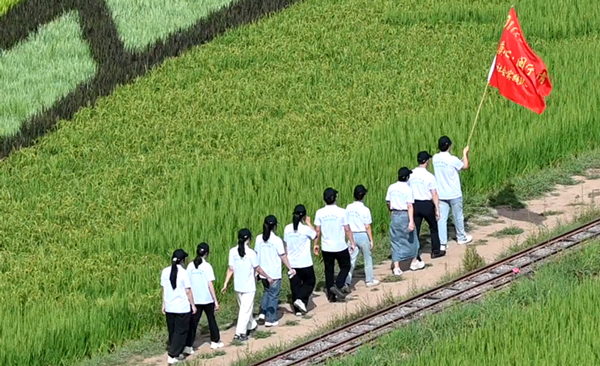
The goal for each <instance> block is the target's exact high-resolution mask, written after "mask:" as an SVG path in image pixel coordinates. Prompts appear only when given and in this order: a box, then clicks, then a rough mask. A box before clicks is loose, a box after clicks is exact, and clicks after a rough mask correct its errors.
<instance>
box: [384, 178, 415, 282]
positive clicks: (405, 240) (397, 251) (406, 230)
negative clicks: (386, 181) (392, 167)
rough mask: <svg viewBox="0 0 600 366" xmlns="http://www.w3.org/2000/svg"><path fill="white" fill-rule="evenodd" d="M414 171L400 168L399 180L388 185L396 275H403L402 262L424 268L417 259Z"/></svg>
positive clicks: (387, 198) (394, 270)
mask: <svg viewBox="0 0 600 366" xmlns="http://www.w3.org/2000/svg"><path fill="white" fill-rule="evenodd" d="M411 173H412V171H411V170H410V169H408V168H406V167H402V168H400V170H398V181H397V182H396V183H394V184H392V185H390V186H389V187H388V190H387V194H386V196H385V200H386V202H387V206H388V210H389V211H390V214H391V223H390V240H391V242H392V262H393V273H394V275H395V276H402V270H401V269H400V262H403V261H407V260H412V263H411V265H410V269H411V270H413V271H416V270H418V269H422V268H423V267H421V266H420V265H419V262H418V261H417V260H416V258H417V255H418V254H419V238H418V236H417V235H416V232H415V220H414V207H413V203H414V198H413V192H412V189H411V188H410V186H409V185H408V179H409V177H410V175H411Z"/></svg>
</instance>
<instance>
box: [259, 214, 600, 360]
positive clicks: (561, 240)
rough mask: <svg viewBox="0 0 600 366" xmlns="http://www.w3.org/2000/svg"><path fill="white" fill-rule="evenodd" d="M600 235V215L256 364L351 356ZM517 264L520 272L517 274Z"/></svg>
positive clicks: (501, 284)
mask: <svg viewBox="0 0 600 366" xmlns="http://www.w3.org/2000/svg"><path fill="white" fill-rule="evenodd" d="M599 236H600V219H596V220H593V221H591V222H588V223H587V224H584V225H582V226H579V227H577V228H575V229H573V230H570V231H568V232H566V233H564V234H561V235H558V236H556V237H554V238H551V239H549V240H545V241H543V242H541V243H539V244H537V245H535V246H532V247H530V248H527V249H524V250H522V251H520V252H518V253H515V254H513V255H510V256H508V257H506V258H503V259H501V260H499V261H497V262H494V263H491V264H489V265H487V266H485V267H482V268H479V269H477V270H475V271H472V272H469V273H467V274H464V275H462V276H460V277H459V278H456V279H453V280H451V281H449V282H447V283H444V284H442V285H440V286H437V287H435V288H432V289H430V290H427V291H425V292H423V293H421V294H419V295H416V296H414V297H412V298H409V299H407V300H403V301H400V302H398V303H396V304H393V305H390V306H387V307H384V308H382V309H381V310H378V311H375V312H373V313H371V314H368V315H366V316H364V317H362V318H359V319H356V320H354V321H351V322H349V323H347V324H344V325H342V326H340V327H338V328H336V329H333V330H331V331H328V332H326V333H324V334H322V335H320V336H317V337H315V338H313V339H311V340H309V341H307V342H304V343H302V344H299V345H297V346H294V347H292V348H290V349H288V350H285V351H283V352H280V353H278V354H275V355H273V356H271V357H269V358H267V359H265V360H262V361H260V362H257V363H255V364H253V366H292V365H293V366H301V365H302V366H304V365H315V364H320V363H323V362H324V361H326V360H327V359H329V358H332V357H336V356H339V355H342V354H344V355H345V354H350V353H352V352H354V351H356V350H357V349H358V348H359V347H360V346H362V345H364V344H365V343H370V342H373V341H374V340H375V339H377V338H378V337H380V336H381V335H383V334H385V333H388V332H390V331H391V330H393V329H395V328H398V327H399V326H402V325H404V324H407V323H409V322H411V321H413V320H415V319H419V318H421V317H423V316H425V315H427V314H432V313H435V312H439V311H442V310H443V309H445V308H447V307H448V306H450V305H452V304H455V303H457V302H467V301H474V300H477V299H479V298H480V297H481V296H482V295H483V294H484V293H486V292H489V291H492V290H496V289H499V288H502V287H505V286H507V285H508V284H510V282H511V281H512V280H513V279H514V278H515V277H518V276H519V275H523V274H526V273H529V272H531V271H532V270H533V268H532V265H533V264H535V263H538V262H540V261H543V260H546V259H549V258H551V257H553V256H555V255H556V254H558V253H561V252H562V251H564V250H565V249H569V248H572V247H574V246H577V245H579V244H582V243H584V242H586V241H587V240H589V239H592V238H595V237H599ZM515 268H517V269H518V273H515V272H513V270H514V269H515Z"/></svg>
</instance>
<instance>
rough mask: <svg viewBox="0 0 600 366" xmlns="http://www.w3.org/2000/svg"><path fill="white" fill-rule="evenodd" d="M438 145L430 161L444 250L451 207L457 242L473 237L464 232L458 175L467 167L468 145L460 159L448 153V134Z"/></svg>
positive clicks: (449, 145) (449, 148) (439, 229)
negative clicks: (438, 204)
mask: <svg viewBox="0 0 600 366" xmlns="http://www.w3.org/2000/svg"><path fill="white" fill-rule="evenodd" d="M438 147H439V149H440V152H439V153H437V154H435V155H434V156H433V159H432V161H433V170H434V173H435V180H436V183H437V190H438V195H439V197H440V219H439V220H438V231H439V236H440V249H441V250H446V249H447V245H448V216H449V214H450V209H452V216H453V218H454V227H455V228H456V239H457V240H456V241H457V242H458V244H461V245H463V244H468V243H470V242H472V241H473V237H472V236H471V235H467V233H466V232H465V221H464V217H463V200H462V189H461V186H460V175H459V172H460V171H461V170H466V169H468V168H469V147H468V146H467V147H465V148H464V149H463V158H462V160H461V159H459V158H457V157H456V156H453V155H451V154H450V151H451V150H452V141H451V140H450V138H449V137H448V136H442V137H440V139H439V141H438Z"/></svg>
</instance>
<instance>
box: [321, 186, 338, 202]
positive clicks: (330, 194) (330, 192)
mask: <svg viewBox="0 0 600 366" xmlns="http://www.w3.org/2000/svg"><path fill="white" fill-rule="evenodd" d="M337 194H338V191H336V190H335V189H333V188H331V187H329V188H327V189H326V190H325V192H323V199H324V200H325V201H328V200H330V199H333V198H336V197H337Z"/></svg>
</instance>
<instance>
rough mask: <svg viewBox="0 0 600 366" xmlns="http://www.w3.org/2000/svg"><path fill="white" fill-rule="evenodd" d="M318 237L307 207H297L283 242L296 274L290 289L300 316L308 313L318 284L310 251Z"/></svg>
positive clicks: (296, 311)
mask: <svg viewBox="0 0 600 366" xmlns="http://www.w3.org/2000/svg"><path fill="white" fill-rule="evenodd" d="M316 237H317V232H316V231H315V228H314V227H313V226H312V224H311V223H310V217H308V216H306V207H304V205H297V206H296V207H295V208H294V213H293V216H292V223H291V224H289V225H287V226H286V227H285V229H284V232H283V240H284V241H285V243H286V251H287V255H288V260H289V261H290V265H291V266H292V268H293V269H294V271H295V272H296V274H295V275H293V276H290V289H291V290H292V304H293V307H294V311H295V313H296V315H298V316H300V315H302V314H306V313H307V312H308V300H309V299H310V295H312V292H313V290H314V289H315V284H316V283H317V280H316V277H315V269H314V268H313V260H312V254H311V251H310V241H311V240H314V239H315V238H316Z"/></svg>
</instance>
